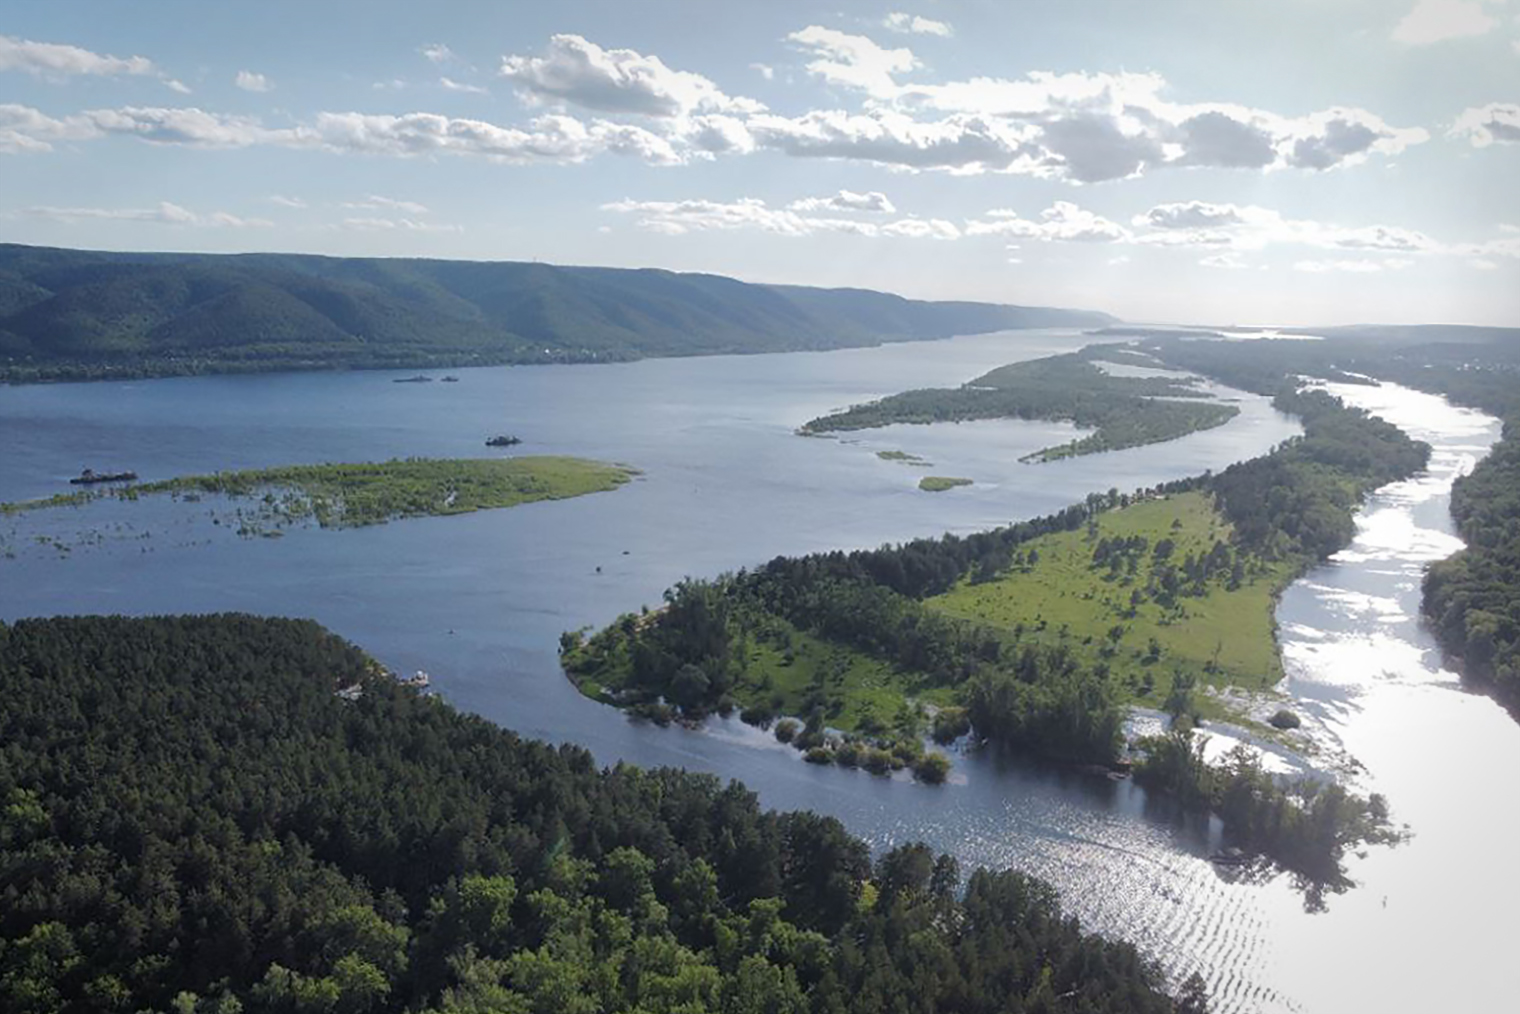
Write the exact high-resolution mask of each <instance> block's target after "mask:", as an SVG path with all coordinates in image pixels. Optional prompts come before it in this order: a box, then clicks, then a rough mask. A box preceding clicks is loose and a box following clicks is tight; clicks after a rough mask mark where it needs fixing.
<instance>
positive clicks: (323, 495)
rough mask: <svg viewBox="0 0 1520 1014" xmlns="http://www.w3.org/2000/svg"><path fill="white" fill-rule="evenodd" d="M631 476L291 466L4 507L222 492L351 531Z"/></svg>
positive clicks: (424, 466)
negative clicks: (251, 499)
mask: <svg viewBox="0 0 1520 1014" xmlns="http://www.w3.org/2000/svg"><path fill="white" fill-rule="evenodd" d="M634 474H636V472H635V471H634V470H633V469H630V468H628V467H626V466H623V465H608V464H603V463H601V462H596V461H586V460H584V459H581V458H570V457H553V456H540V457H521V458H475V459H455V458H448V459H440V458H406V459H398V460H395V461H386V462H381V463H378V464H329V465H292V466H287V467H281V468H259V469H249V470H245V471H237V472H217V473H215V474H212V475H191V476H183V477H180V478H176V479H166V480H163V481H160V482H150V483H142V484H139V485H135V486H129V487H126V488H124V489H114V490H101V491H99V492H92V493H88V494H63V495H60V496H57V497H52V498H50V499H47V500H33V501H27V502H25V503H20V504H5V505H0V507H3V509H4V510H5V511H6V512H7V513H13V512H15V511H18V510H30V509H36V508H43V507H54V506H64V505H78V504H80V503H84V502H86V500H87V499H93V498H98V497H102V496H115V497H119V498H121V499H126V500H133V499H136V498H138V497H140V496H150V495H154V494H166V493H168V494H201V493H218V494H225V495H228V496H233V497H257V498H258V501H257V507H256V515H257V520H258V521H264V522H274V523H279V522H289V521H293V520H299V519H302V518H306V517H311V518H314V519H315V520H316V522H317V523H318V524H319V525H321V526H322V527H324V528H354V527H359V526H362V525H374V524H383V523H384V522H386V521H392V520H396V519H399V518H410V517H420V516H424V515H443V514H467V513H470V512H472V511H477V510H489V509H493V508H498V507H513V506H516V505H518V504H523V503H532V502H534V501H536V500H562V499H566V498H569V497H575V496H583V495H585V494H587V493H598V492H603V491H606V490H611V489H616V488H617V487H618V486H620V485H622V484H623V483H625V482H627V481H628V480H629V478H631V477H632V476H633V475H634ZM260 534H262V532H260Z"/></svg>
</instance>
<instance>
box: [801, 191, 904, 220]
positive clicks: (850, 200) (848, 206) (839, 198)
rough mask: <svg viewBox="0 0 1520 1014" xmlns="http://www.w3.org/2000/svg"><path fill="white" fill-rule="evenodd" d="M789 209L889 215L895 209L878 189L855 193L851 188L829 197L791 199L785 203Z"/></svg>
mask: <svg viewBox="0 0 1520 1014" xmlns="http://www.w3.org/2000/svg"><path fill="white" fill-rule="evenodd" d="M787 208H788V210H790V211H804V212H814V211H869V212H873V213H877V214H882V215H890V214H892V212H894V211H896V210H897V208H895V207H894V206H893V205H892V202H891V201H890V200H888V199H887V195H886V194H884V193H882V192H881V191H879V190H872V191H870V192H869V193H864V194H857V193H855V192H854V191H852V190H841V191H839V193H837V194H834V195H833V196H831V197H805V198H803V199H802V200H800V201H793V202H792V203H791V204H788V205H787Z"/></svg>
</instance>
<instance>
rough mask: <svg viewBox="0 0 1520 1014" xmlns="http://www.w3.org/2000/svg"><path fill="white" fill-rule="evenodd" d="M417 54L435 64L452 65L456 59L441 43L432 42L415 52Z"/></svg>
mask: <svg viewBox="0 0 1520 1014" xmlns="http://www.w3.org/2000/svg"><path fill="white" fill-rule="evenodd" d="M417 52H419V53H421V54H422V55H423V56H424V57H425V58H427V60H428V61H429V62H431V63H436V64H445V63H452V62H453V61H454V60H456V59H458V57H456V56H455V55H454V51H453V50H452V49H450V48H449V47H448V46H446V45H444V44H443V43H441V42H434V43H431V44H429V45H426V46H423V47H422V48H421V49H419V50H417Z"/></svg>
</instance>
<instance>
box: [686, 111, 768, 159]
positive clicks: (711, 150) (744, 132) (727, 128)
mask: <svg viewBox="0 0 1520 1014" xmlns="http://www.w3.org/2000/svg"><path fill="white" fill-rule="evenodd" d="M684 122H685V132H684V133H683V134H682V135H681V138H682V140H683V141H684V142H685V143H686V144H689V145H691V146H692V147H693V148H695V149H696V152H697V154H699V155H701V156H705V157H710V156H713V155H723V154H738V155H747V154H749V153H750V152H752V151H754V150H755V139H754V136H753V135H751V134H750V132H749V127H748V126H746V125H745V122H744V121H743V120H741V119H739V118H738V117H734V116H725V115H723V114H722V113H712V114H710V115H707V116H693V117H691V118H690V119H688V120H686V121H684Z"/></svg>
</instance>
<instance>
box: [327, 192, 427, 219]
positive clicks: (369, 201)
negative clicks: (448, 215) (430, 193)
mask: <svg viewBox="0 0 1520 1014" xmlns="http://www.w3.org/2000/svg"><path fill="white" fill-rule="evenodd" d="M339 207H343V208H348V209H350V210H352V211H374V210H376V209H380V210H384V211H400V212H404V213H406V214H408V215H426V214H427V211H428V209H427V205H425V204H418V203H417V202H416V201H398V200H396V199H394V198H391V197H381V196H379V195H378V194H370V195H368V196H367V197H365V198H364V199H363V200H361V201H349V202H347V203H345V204H341V205H339Z"/></svg>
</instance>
